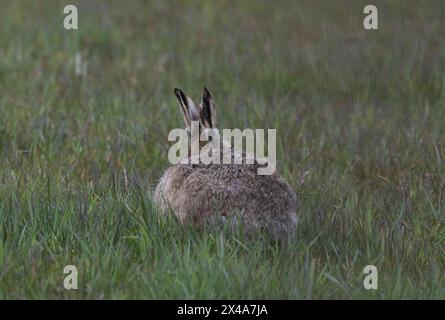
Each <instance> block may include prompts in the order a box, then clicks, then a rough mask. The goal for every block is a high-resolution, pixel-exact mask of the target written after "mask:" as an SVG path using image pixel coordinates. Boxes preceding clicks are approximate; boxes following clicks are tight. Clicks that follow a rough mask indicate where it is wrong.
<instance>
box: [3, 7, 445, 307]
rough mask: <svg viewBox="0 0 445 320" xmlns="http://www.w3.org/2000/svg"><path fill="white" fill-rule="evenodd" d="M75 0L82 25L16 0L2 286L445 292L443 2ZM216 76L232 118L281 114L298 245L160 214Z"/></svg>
mask: <svg viewBox="0 0 445 320" xmlns="http://www.w3.org/2000/svg"><path fill="white" fill-rule="evenodd" d="M69 3H70V4H75V5H77V7H78V9H79V29H78V30H71V31H67V30H65V29H64V28H63V19H64V14H63V7H64V6H65V5H66V4H68V3H65V2H63V1H53V0H51V1H30V0H25V1H12V0H3V1H1V10H0V298H1V299H46V298H49V299H127V298H132V299H154V298H155V299H167V298H173V299H180V298H184V299H186V298H192V299H193V298H201V299H206V298H217V299H218V298H229V299H238V298H240V299H241V298H248V299H251V298H270V299H444V298H445V224H444V222H445V41H443V39H445V4H444V2H443V1H439V0H438V1H374V4H375V5H376V6H377V8H378V10H379V30H378V31H366V30H364V28H363V18H364V14H363V8H364V6H365V5H366V4H368V2H367V1H321V0H317V1H292V0H289V1H276V2H275V1H274V2H272V1H191V0H187V1H157V2H155V1H136V0H133V1H126V2H123V1H70V2H69ZM76 54H77V55H78V56H79V57H81V59H82V63H86V67H85V68H84V69H82V70H80V71H81V72H79V73H76V70H75V56H76ZM203 85H206V86H207V87H208V88H209V89H210V90H211V91H212V93H213V95H214V96H215V99H216V103H217V109H218V112H219V119H220V121H219V123H220V127H221V128H241V129H242V128H276V129H277V144H278V147H277V148H278V153H277V164H278V167H279V170H280V172H281V173H282V175H283V176H284V177H285V178H286V179H287V180H288V182H289V183H290V184H291V185H292V186H293V187H294V189H295V191H296V192H297V195H298V197H299V204H300V209H299V212H298V214H299V226H298V231H297V236H296V238H294V239H289V241H288V242H287V243H286V244H280V243H276V242H274V241H273V240H272V239H270V238H269V237H268V236H267V235H264V234H257V235H253V236H250V237H249V236H245V235H243V233H242V232H241V231H240V232H230V231H228V230H222V229H218V228H213V229H210V228H209V229H208V230H201V231H196V230H194V229H193V228H192V227H190V226H181V225H180V224H179V223H178V222H177V221H176V220H175V219H173V218H171V217H167V218H163V217H160V216H159V215H157V214H156V212H155V209H154V208H153V206H152V202H151V197H152V193H153V190H154V187H155V186H156V183H157V181H158V179H159V177H160V176H161V175H162V173H163V171H164V170H165V169H166V168H167V167H168V165H169V163H168V160H167V150H168V147H169V143H168V141H167V135H168V132H169V131H170V130H171V129H173V128H178V127H183V123H182V118H181V115H180V111H179V107H178V104H177V101H176V98H175V97H174V95H173V89H174V88H175V87H179V88H182V89H184V91H185V92H186V93H188V94H189V95H190V96H192V97H193V98H194V99H195V100H198V101H199V99H200V97H201V95H202V87H203ZM66 265H75V266H76V267H77V269H78V272H79V277H78V290H65V289H64V287H63V281H64V277H65V276H66V275H65V274H64V273H63V269H64V267H65V266H66ZM366 265H375V266H376V267H377V269H378V289H377V290H366V289H365V288H364V286H363V280H364V277H365V274H364V273H363V269H364V267H365V266H366Z"/></svg>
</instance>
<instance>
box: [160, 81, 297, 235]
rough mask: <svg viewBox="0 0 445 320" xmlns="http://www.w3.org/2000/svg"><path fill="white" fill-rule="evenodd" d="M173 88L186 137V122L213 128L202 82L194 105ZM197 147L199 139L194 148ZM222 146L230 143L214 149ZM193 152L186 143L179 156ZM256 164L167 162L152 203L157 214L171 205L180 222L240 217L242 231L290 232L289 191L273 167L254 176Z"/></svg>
mask: <svg viewBox="0 0 445 320" xmlns="http://www.w3.org/2000/svg"><path fill="white" fill-rule="evenodd" d="M174 93H175V95H176V97H177V98H178V101H179V104H180V108H181V112H182V115H183V117H184V121H185V124H186V130H187V132H188V133H189V135H188V138H189V141H190V139H192V138H191V136H190V125H191V122H192V121H197V122H199V130H200V132H202V130H208V129H212V130H213V131H214V132H218V131H217V130H216V126H217V117H216V110H215V102H214V100H213V97H212V95H211V94H210V92H209V91H208V90H207V89H206V88H205V87H204V95H203V98H202V102H201V104H200V105H199V107H198V108H197V107H196V106H195V104H194V103H193V101H192V100H191V99H190V98H189V97H187V96H186V95H185V94H184V92H182V90H180V89H175V91H174ZM215 130H216V131H215ZM189 146H190V143H189ZM202 148H203V144H202V143H201V142H199V149H200V150H201V149H202ZM227 148H230V146H228V144H227V142H222V143H221V148H220V151H219V152H221V153H222V152H223V150H227ZM231 151H232V150H231ZM232 154H233V155H232V157H236V156H239V157H242V158H243V159H244V158H246V157H247V155H246V153H239V152H237V151H233V153H232ZM193 156H194V154H193V153H192V152H191V150H190V148H189V152H188V155H187V157H188V159H185V160H190V158H191V157H193ZM249 156H250V155H249ZM183 163H184V164H183ZM188 163H190V161H188ZM259 166H260V164H259V163H258V162H257V161H256V159H255V160H254V161H253V164H246V161H244V162H243V164H214V163H210V164H203V163H199V164H187V163H186V162H181V163H179V164H176V165H172V166H171V167H169V168H168V169H167V170H166V172H165V173H164V175H163V176H162V177H161V179H160V181H159V184H158V186H157V187H156V190H155V194H154V202H155V204H156V206H157V207H158V208H159V209H160V211H161V212H162V213H165V212H168V211H170V210H171V211H173V212H174V213H175V215H176V216H177V218H178V219H179V220H180V221H181V222H190V223H192V224H195V225H203V224H205V223H209V222H213V223H214V222H215V221H222V222H225V223H227V222H229V223H230V225H232V226H236V225H238V223H239V222H241V223H242V224H243V227H244V230H246V231H248V232H249V231H252V230H256V229H266V230H268V231H270V232H271V233H272V234H273V235H275V236H279V237H282V236H287V235H289V234H293V232H294V231H295V228H296V225H297V212H296V211H297V197H296V195H295V192H294V191H293V190H292V188H291V187H290V185H289V184H288V183H287V182H286V181H285V180H284V179H283V178H282V177H281V176H280V175H279V174H278V172H276V170H275V171H274V172H273V173H272V174H271V175H258V174H257V168H258V167H259Z"/></svg>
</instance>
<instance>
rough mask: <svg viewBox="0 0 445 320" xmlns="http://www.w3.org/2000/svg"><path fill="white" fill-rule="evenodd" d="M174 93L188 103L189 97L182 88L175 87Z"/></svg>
mask: <svg viewBox="0 0 445 320" xmlns="http://www.w3.org/2000/svg"><path fill="white" fill-rule="evenodd" d="M174 93H175V96H176V98H178V99H179V100H181V101H183V102H184V103H187V102H186V101H187V98H186V96H185V93H184V92H183V91H182V90H181V89H178V88H175V91H174Z"/></svg>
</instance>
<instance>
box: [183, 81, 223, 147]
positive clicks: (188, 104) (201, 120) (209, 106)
mask: <svg viewBox="0 0 445 320" xmlns="http://www.w3.org/2000/svg"><path fill="white" fill-rule="evenodd" d="M175 96H176V98H178V101H179V105H180V108H181V113H182V116H183V118H184V122H185V129H186V130H187V132H188V134H189V139H193V137H191V133H192V126H193V123H194V124H195V128H196V129H198V130H197V131H198V132H197V133H198V134H199V135H200V136H202V133H204V134H205V135H206V136H207V134H206V133H208V132H209V130H212V131H214V130H213V129H216V125H217V123H216V110H215V101H214V100H213V97H212V95H211V94H210V91H209V90H208V89H207V88H206V87H204V93H203V96H202V100H201V103H200V104H199V106H198V107H196V105H195V104H194V103H193V100H192V99H191V98H189V97H188V96H186V95H185V93H184V92H183V91H182V90H181V89H177V88H176V89H175ZM200 146H201V143H200Z"/></svg>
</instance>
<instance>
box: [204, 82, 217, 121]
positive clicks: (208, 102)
mask: <svg viewBox="0 0 445 320" xmlns="http://www.w3.org/2000/svg"><path fill="white" fill-rule="evenodd" d="M200 111H201V119H202V122H203V123H204V125H205V126H206V127H207V128H216V126H217V123H216V109H215V101H214V100H213V97H212V95H211V94H210V91H209V90H208V89H207V88H206V87H205V86H204V94H203V96H202V102H201V105H200Z"/></svg>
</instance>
